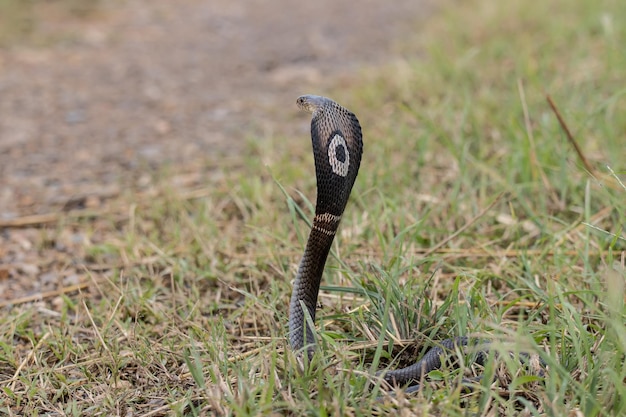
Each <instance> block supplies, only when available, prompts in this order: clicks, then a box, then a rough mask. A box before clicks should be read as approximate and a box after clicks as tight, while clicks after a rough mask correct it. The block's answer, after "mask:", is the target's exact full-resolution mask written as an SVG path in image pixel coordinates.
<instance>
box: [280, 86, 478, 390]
mask: <svg viewBox="0 0 626 417" xmlns="http://www.w3.org/2000/svg"><path fill="white" fill-rule="evenodd" d="M297 104H298V106H299V107H300V108H301V109H303V110H306V111H308V112H310V113H312V120H311V140H312V142H313V155H314V157H315V174H316V177H317V202H316V206H315V218H314V219H313V226H312V227H311V231H310V234H309V238H308V240H307V243H306V249H305V250H304V255H303V256H302V260H301V261H300V266H299V268H298V273H297V275H296V280H295V283H294V287H293V292H292V294H291V303H290V308H289V341H290V344H291V348H292V349H293V350H295V351H299V352H303V351H304V352H306V354H307V355H308V356H309V357H310V356H312V355H313V352H314V351H315V333H314V329H313V328H312V327H310V326H309V324H308V323H307V319H306V314H308V315H309V316H310V318H311V320H314V319H315V308H316V304H317V296H318V292H319V289H320V282H321V279H322V273H323V272H324V265H325V264H326V258H327V257H328V253H329V251H330V247H331V245H332V242H333V239H334V237H335V233H336V232H337V228H338V227H339V222H340V221H341V216H342V214H343V211H344V209H345V207H346V203H347V202H348V197H349V196H350V191H351V190H352V186H353V185H354V181H355V179H356V177H357V174H358V172H359V166H360V164H361V155H362V153H363V140H362V133H361V125H360V124H359V121H358V119H357V118H356V116H355V115H354V113H352V112H351V111H349V110H348V109H346V108H344V107H342V106H340V105H339V104H337V103H336V102H334V101H333V100H331V99H329V98H326V97H321V96H314V95H305V96H301V97H299V98H298V101H297ZM303 306H304V308H306V310H307V312H308V313H306V314H305V311H304V310H303ZM467 344H468V338H466V337H459V338H455V339H447V340H444V341H442V342H440V343H439V344H438V346H435V347H433V348H431V349H430V350H429V351H428V352H427V353H426V354H425V355H424V357H423V358H422V359H421V360H419V361H418V362H416V363H415V364H414V365H411V366H409V367H406V368H402V369H397V370H392V371H387V372H385V373H384V374H383V375H382V376H383V378H384V379H385V381H387V383H389V384H390V385H391V386H403V385H407V384H410V383H415V382H419V381H421V380H422V378H423V377H424V376H425V375H426V374H428V373H429V372H430V371H432V370H434V369H437V368H440V367H441V366H442V363H441V358H442V356H444V354H446V353H449V352H450V351H454V350H455V349H456V348H457V347H461V346H466V345H467ZM478 357H479V358H478V360H479V361H482V360H483V359H484V355H478Z"/></svg>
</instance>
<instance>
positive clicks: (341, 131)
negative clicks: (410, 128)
mask: <svg viewBox="0 0 626 417" xmlns="http://www.w3.org/2000/svg"><path fill="white" fill-rule="evenodd" d="M297 104H298V107H300V108H301V109H303V110H306V111H308V112H310V113H312V118H311V141H312V145H313V155H314V157H315V175H316V178H317V204H316V209H315V214H324V213H329V214H332V215H334V216H341V214H342V213H343V210H344V209H345V207H346V203H347V202H348V197H349V196H350V191H351V190H352V186H353V185H354V181H355V180H356V177H357V174H358V172H359V166H360V165H361V155H362V154H363V139H362V133H361V125H360V123H359V120H358V119H357V118H356V116H355V115H354V113H352V112H351V111H350V110H348V109H346V108H344V107H342V106H340V105H339V104H337V103H336V102H334V101H333V100H331V99H329V98H326V97H322V96H315V95H304V96H300V97H298V100H297Z"/></svg>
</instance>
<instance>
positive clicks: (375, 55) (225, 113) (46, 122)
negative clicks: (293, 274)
mask: <svg viewBox="0 0 626 417" xmlns="http://www.w3.org/2000/svg"><path fill="white" fill-rule="evenodd" d="M432 12H433V7H432V5H431V4H430V3H429V2H428V1H427V0H422V1H415V0H399V1H394V2H393V3H392V4H389V3H388V2H385V1H382V0H367V1H362V2H360V3H359V6H358V7H355V6H354V5H353V4H351V3H348V2H335V1H332V0H321V1H316V2H305V3H302V4H298V6H297V7H295V6H294V4H293V3H292V2H289V1H287V0H273V1H261V0H255V1H246V2H245V3H244V2H229V1H221V0H211V1H206V0H184V1H176V2H173V1H167V0H154V1H140V0H0V175H1V177H2V184H3V186H2V189H1V191H0V220H8V219H13V218H16V217H20V216H24V215H30V214H37V213H47V212H50V211H54V210H69V209H75V208H81V209H82V208H98V207H99V206H100V205H101V204H102V203H103V200H106V199H108V198H111V197H114V196H116V195H117V194H119V193H120V191H121V190H120V186H122V187H125V186H132V187H140V188H141V187H142V185H145V184H146V183H147V182H148V181H149V178H148V177H146V175H145V174H146V173H149V172H153V171H154V170H157V171H158V170H161V169H163V167H164V166H168V167H170V169H171V170H172V171H173V172H196V173H198V172H201V171H206V170H207V169H208V170H210V169H211V166H212V165H213V164H219V163H220V161H222V160H223V158H237V155H238V153H240V152H245V147H244V146H242V143H244V142H245V141H246V140H252V139H253V138H263V137H267V136H271V135H281V136H284V135H289V134H291V133H293V132H294V129H299V132H301V133H302V134H303V135H301V136H303V137H304V138H306V136H305V135H306V133H307V130H306V129H307V124H306V123H304V122H302V120H301V119H297V120H296V119H294V115H295V114H296V111H297V109H296V107H295V105H294V102H295V99H296V97H298V96H299V95H301V94H304V93H318V94H321V93H323V92H324V90H325V89H326V88H327V86H329V85H331V84H334V85H337V83H340V84H342V85H343V86H344V87H347V86H349V84H350V82H351V78H352V77H353V75H354V74H356V73H358V72H360V71H363V69H364V68H367V67H369V66H376V65H378V64H381V63H384V62H387V61H388V60H390V59H394V57H397V56H398V54H399V52H400V50H401V49H402V44H403V43H406V41H407V39H409V38H410V36H411V33H413V32H414V31H415V29H416V28H417V27H418V25H416V22H418V21H419V20H420V19H424V18H426V17H428V16H429V15H430V14H431V13H432ZM211 160H213V161H214V163H211ZM207 161H209V163H208V165H207ZM216 175H221V174H216ZM186 185H189V184H186Z"/></svg>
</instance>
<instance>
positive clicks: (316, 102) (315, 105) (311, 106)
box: [296, 94, 331, 115]
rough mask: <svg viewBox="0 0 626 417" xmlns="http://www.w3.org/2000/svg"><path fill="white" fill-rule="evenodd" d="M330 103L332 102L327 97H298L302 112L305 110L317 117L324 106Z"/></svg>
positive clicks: (307, 95) (309, 95) (297, 102)
mask: <svg viewBox="0 0 626 417" xmlns="http://www.w3.org/2000/svg"><path fill="white" fill-rule="evenodd" d="M329 101H331V100H330V99H328V98H326V97H322V96H315V95H313V94H306V95H304V96H300V97H298V100H297V101H296V104H297V105H298V107H299V108H301V109H302V110H305V111H307V112H309V113H313V115H315V112H316V111H317V110H319V109H321V108H322V107H323V106H324V104H327V103H328V102H329Z"/></svg>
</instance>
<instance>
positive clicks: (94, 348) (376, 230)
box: [0, 0, 626, 416]
mask: <svg viewBox="0 0 626 417" xmlns="http://www.w3.org/2000/svg"><path fill="white" fill-rule="evenodd" d="M624 45H626V3H624V2H623V1H619V0H615V1H605V2H588V1H583V0H580V1H566V0H554V1H552V2H543V3H540V2H535V3H532V5H531V4H530V3H529V2H522V1H517V0H516V1H510V2H493V1H487V0H474V1H471V2H462V3H459V2H454V3H451V5H450V7H448V8H446V9H445V10H443V11H442V13H441V14H439V15H437V16H435V17H434V18H432V19H430V20H429V21H428V22H427V23H426V24H425V25H424V27H422V28H420V31H419V36H416V38H415V39H411V40H407V42H406V44H405V45H404V46H403V51H404V54H405V56H408V57H409V58H407V59H404V60H402V61H400V62H398V63H393V64H389V65H388V66H387V67H385V68H382V69H377V70H375V71H374V70H372V71H368V72H366V73H363V74H361V75H360V77H359V79H358V80H357V81H355V82H354V84H353V85H352V88H351V89H350V90H340V89H339V88H329V89H328V90H327V91H320V92H319V93H323V94H327V95H330V96H331V97H333V98H335V99H336V100H338V101H339V102H340V103H342V104H344V105H345V106H347V107H348V108H350V109H352V110H353V111H355V112H356V114H357V115H358V116H359V118H360V120H361V123H362V126H363V130H364V140H365V154H364V159H363V162H362V165H361V173H360V175H359V178H358V179H357V182H356V184H355V187H354V191H353V195H352V198H351V201H350V203H349V204H348V208H347V211H346V213H345V215H344V217H343V222H342V225H341V229H340V233H339V234H338V238H337V240H336V242H335V245H334V248H333V252H332V255H331V257H330V261H329V264H328V265H327V269H326V273H325V276H324V283H323V286H324V287H323V292H322V294H321V297H320V302H321V304H322V305H323V308H322V309H321V310H320V311H319V313H318V320H317V324H318V328H319V340H320V353H319V355H317V356H316V357H315V358H314V362H313V366H311V367H309V368H308V369H306V370H305V371H304V372H300V371H298V370H297V369H298V365H297V359H296V358H295V357H294V355H293V354H292V353H291V352H290V351H289V349H288V348H287V347H286V339H285V336H286V333H287V329H286V323H287V305H288V301H289V296H290V291H291V281H292V279H293V277H294V275H295V270H296V267H297V263H298V261H299V257H300V254H301V251H302V250H303V247H304V242H305V239H306V237H307V234H308V227H307V223H306V222H305V221H303V220H302V216H301V215H300V214H299V213H301V212H302V213H304V217H305V218H309V217H312V215H311V213H312V207H311V203H310V202H309V201H314V196H315V182H314V176H313V162H312V157H311V150H310V143H309V139H308V137H305V135H303V136H302V138H299V139H298V138H285V137H271V138H270V137H268V138H262V139H256V138H255V139H256V140H254V141H253V142H251V145H250V146H249V149H248V151H249V152H248V154H247V155H246V156H245V160H244V161H243V162H244V163H240V162H239V163H236V164H235V165H236V166H235V167H227V166H224V167H222V168H221V169H222V170H223V171H224V173H225V174H227V175H224V176H223V177H218V178H223V179H218V180H213V181H212V182H211V183H209V184H207V188H206V189H205V190H200V192H198V193H196V195H195V196H194V198H191V197H190V196H188V195H187V196H185V195H181V194H179V193H176V192H174V191H172V190H171V189H170V188H169V187H168V185H167V184H168V178H167V176H164V177H163V178H161V179H160V180H159V182H160V184H161V186H160V193H159V195H158V196H157V197H155V198H150V199H136V198H132V197H128V198H127V203H128V204H136V206H135V209H134V210H128V211H127V212H126V214H127V217H126V218H125V221H123V222H122V223H120V222H119V221H117V220H114V219H98V220H97V221H84V222H82V223H79V224H78V225H74V227H78V228H79V229H80V230H81V231H82V232H83V233H84V234H85V235H86V236H87V239H86V241H88V242H90V244H89V245H87V246H86V247H85V248H84V251H85V255H84V257H83V260H82V262H84V263H85V265H86V268H87V273H88V274H89V276H91V277H92V280H93V284H92V285H91V286H90V288H89V289H88V291H87V292H86V293H84V294H82V295H80V294H73V295H67V296H63V297H62V299H61V300H60V302H58V303H57V304H54V305H52V306H51V305H50V304H46V303H43V304H42V303H39V304H20V305H17V306H15V307H13V308H11V309H6V308H5V310H4V313H5V314H4V315H3V318H2V319H1V321H0V334H1V335H2V336H1V337H0V386H1V387H2V390H3V394H2V395H4V397H0V410H1V411H2V412H4V413H6V414H9V415H10V414H11V413H12V415H38V414H45V413H51V414H59V415H127V414H131V413H132V414H133V415H168V414H172V415H207V414H218V415H222V414H223V415H285V414H286V415H354V416H362V415H373V414H374V415H375V414H385V413H387V412H390V411H392V410H406V411H409V410H412V411H413V413H414V414H417V415H441V416H456V415H458V416H460V415H485V416H491V415H548V416H563V415H584V416H604V415H616V416H617V415H624V414H625V413H626V384H624V381H625V380H626V365H625V363H624V358H625V356H626V325H625V323H626V309H625V307H624V281H625V279H626V272H625V263H626V259H625V258H626V234H625V232H624V227H625V226H626V188H624V186H623V185H622V184H620V182H619V180H618V178H621V181H622V182H623V181H624V174H625V172H626V166H625V161H626V158H625V157H626V146H625V143H626V142H625V137H624V135H625V132H626V97H625V95H626V87H625V86H626V54H625V53H624ZM418 54H419V55H418ZM413 56H415V58H412V57H413ZM546 95H550V96H551V97H552V98H553V99H554V101H555V103H556V104H557V106H558V108H559V110H560V112H561V114H562V115H563V117H564V119H565V121H566V122H567V124H568V126H569V128H570V130H571V131H572V133H573V136H574V137H575V138H576V140H577V142H578V144H579V145H580V147H581V148H582V151H583V154H584V155H585V158H586V159H587V160H588V161H589V163H590V164H591V166H592V168H593V170H594V172H593V173H590V172H586V170H585V169H584V167H583V164H582V162H581V160H580V159H579V158H578V156H577V155H576V153H575V151H574V149H573V147H572V145H571V144H570V143H569V142H568V139H567V137H566V135H565V134H564V131H563V129H562V128H561V126H560V125H559V123H558V121H557V119H556V117H555V114H554V113H553V112H552V110H551V109H550V107H549V105H548V103H547V101H546ZM294 99H295V97H294ZM300 117H301V119H302V120H301V121H300V123H302V124H303V125H304V124H307V123H308V121H307V117H308V116H307V115H304V114H302V115H301V116H300ZM609 167H610V169H609ZM611 170H612V171H613V172H614V173H615V175H613V174H612V172H611ZM283 189H284V190H286V195H285V194H284V193H283V191H282V190H283ZM198 196H200V197H199V198H195V197H198ZM486 209H488V210H486ZM69 223H70V222H69V221H68V224H65V225H60V226H59V228H57V229H55V230H56V231H57V232H58V231H59V230H62V229H63V227H69V226H71V224H69ZM55 230H48V231H46V233H47V234H48V235H50V236H49V239H54V238H55V233H57V232H55ZM459 230H461V232H460V233H458V234H455V233H456V232H457V231H459ZM42 233H43V232H42ZM58 233H60V232H58ZM441 242H444V243H443V244H440V243H441ZM432 248H436V250H432ZM94 265H99V266H100V267H101V269H96V268H95V267H94ZM102 265H105V266H107V267H106V268H104V269H102ZM42 306H43V307H42ZM465 334H477V335H480V336H481V337H485V338H489V339H491V340H493V341H494V343H493V346H494V349H495V350H496V351H499V352H500V353H501V355H500V357H501V360H499V361H498V360H495V359H494V358H493V357H492V358H491V359H492V360H491V361H490V362H489V363H488V364H487V365H486V367H485V369H484V372H485V373H486V374H487V375H488V376H489V378H484V379H483V381H482V382H481V383H479V384H478V386H477V387H476V389H475V390H474V391H473V392H471V393H467V392H465V391H463V390H462V389H461V388H460V386H459V384H458V381H459V379H460V376H462V375H463V374H470V373H472V372H483V371H482V370H480V369H477V370H476V369H473V367H472V366H471V365H470V364H469V363H468V364H467V365H466V366H462V367H461V369H457V370H454V369H449V370H443V371H442V372H434V373H433V374H432V375H431V376H432V377H433V378H432V379H433V383H432V384H427V386H426V387H425V389H424V390H423V391H422V392H420V393H419V394H416V395H411V396H405V395H403V394H402V393H401V392H399V393H398V394H397V395H396V396H395V397H382V399H381V400H379V399H378V398H377V397H378V396H380V395H381V391H380V389H379V385H378V384H379V381H378V380H377V379H376V378H375V377H374V374H375V372H376V371H377V370H378V369H381V368H383V367H385V366H391V367H397V366H401V365H406V364H408V363H410V362H412V361H413V360H414V359H415V355H417V354H420V353H423V351H424V349H423V348H427V347H429V346H432V344H433V343H436V341H438V340H441V339H444V338H448V337H452V336H457V335H465ZM522 351H523V352H529V353H533V354H538V355H539V356H540V357H541V359H542V360H543V361H544V362H545V363H546V364H547V365H548V366H549V370H548V372H547V373H545V375H541V374H539V373H537V372H536V370H535V369H533V368H532V367H531V368H530V369H527V368H525V367H523V366H520V364H519V363H518V361H516V360H514V359H511V358H509V356H508V354H506V352H522ZM18 369H19V372H18ZM14 375H15V378H14ZM492 377H493V378H492ZM10 410H11V411H10ZM150 412H153V413H154V414H150ZM569 413H572V414H569ZM576 413H578V414H576ZM406 415H410V413H407V414H406Z"/></svg>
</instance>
